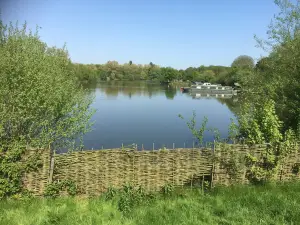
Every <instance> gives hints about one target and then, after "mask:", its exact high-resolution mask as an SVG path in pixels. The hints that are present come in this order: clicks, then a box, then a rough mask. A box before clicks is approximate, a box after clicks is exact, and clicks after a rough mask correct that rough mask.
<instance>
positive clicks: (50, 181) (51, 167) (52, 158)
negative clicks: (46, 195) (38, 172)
mask: <svg viewBox="0 0 300 225" xmlns="http://www.w3.org/2000/svg"><path fill="white" fill-rule="evenodd" d="M53 171H54V155H52V156H51V161H50V174H49V184H51V183H52V181H53Z"/></svg>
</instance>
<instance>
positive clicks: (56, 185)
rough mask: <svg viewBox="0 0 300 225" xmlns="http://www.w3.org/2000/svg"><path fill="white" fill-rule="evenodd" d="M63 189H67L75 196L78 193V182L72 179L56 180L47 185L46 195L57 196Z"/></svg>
mask: <svg viewBox="0 0 300 225" xmlns="http://www.w3.org/2000/svg"><path fill="white" fill-rule="evenodd" d="M63 191H66V192H67V193H68V194H69V195H71V196H75V195H76V194H77V187H76V184H75V183H74V182H73V181H71V180H63V181H55V182H53V183H51V184H48V185H47V187H46V188H45V192H44V196H45V197H49V198H56V197H58V196H60V195H61V194H62V192H63Z"/></svg>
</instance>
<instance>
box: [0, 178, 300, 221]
mask: <svg viewBox="0 0 300 225" xmlns="http://www.w3.org/2000/svg"><path fill="white" fill-rule="evenodd" d="M147 198H149V197H147ZM123 203H124V202H123ZM119 204H120V196H119V197H118V196H115V197H113V198H112V199H110V200H105V198H104V197H101V198H89V199H83V198H59V199H52V200H51V199H31V200H6V201H1V202H0V224H35V225H38V224H64V225H67V224H159V225H161V224H280V225H282V224H300V183H291V184H280V185H277V186H274V185H268V186H260V187H253V186H249V187H245V186H236V187H230V188H216V189H215V190H214V191H212V192H209V193H206V194H204V195H203V194H202V193H201V192H200V191H199V190H192V191H191V190H189V189H183V190H182V189H181V190H177V191H176V193H172V194H171V196H167V197H166V196H163V195H154V196H153V197H152V200H149V199H148V200H147V199H145V201H142V203H140V204H139V205H135V206H133V207H132V211H131V212H128V213H126V214H125V213H124V212H121V211H120V210H119V209H118V208H120V207H119ZM125 204H126V203H125Z"/></svg>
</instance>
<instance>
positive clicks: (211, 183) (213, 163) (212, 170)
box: [210, 140, 216, 188]
mask: <svg viewBox="0 0 300 225" xmlns="http://www.w3.org/2000/svg"><path fill="white" fill-rule="evenodd" d="M215 151H216V141H215V140H214V146H213V154H212V157H213V162H212V168H211V174H210V179H211V180H210V188H213V187H214V173H215Z"/></svg>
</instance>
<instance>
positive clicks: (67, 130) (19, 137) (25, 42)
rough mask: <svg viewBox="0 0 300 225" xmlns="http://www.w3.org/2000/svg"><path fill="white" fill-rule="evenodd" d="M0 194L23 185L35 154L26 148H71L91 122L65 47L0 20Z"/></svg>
mask: <svg viewBox="0 0 300 225" xmlns="http://www.w3.org/2000/svg"><path fill="white" fill-rule="evenodd" d="M0 55H1V60H0V198H2V197H4V196H7V195H11V194H15V193H18V192H20V191H21V190H22V183H21V177H22V174H23V173H24V172H25V171H28V170H30V169H33V168H36V167H37V166H38V164H39V161H38V158H37V157H38V156H37V155H35V156H34V157H33V158H31V159H28V160H27V161H26V163H20V160H21V159H22V157H23V156H24V155H26V149H28V148H42V149H43V148H48V149H49V148H51V149H56V148H57V147H64V148H68V147H70V148H74V145H73V144H74V141H75V139H76V138H78V137H80V136H82V134H83V133H84V132H86V131H87V130H88V129H89V127H90V122H89V119H90V116H91V114H92V111H91V110H90V109H89V105H90V103H91V101H92V98H91V97H90V96H89V95H87V94H86V93H85V91H84V90H83V89H82V88H81V86H80V85H79V83H78V82H77V80H76V78H75V76H74V71H73V68H72V63H71V61H70V59H69V57H68V53H67V51H66V50H65V48H62V49H59V48H52V47H48V46H47V45H46V44H45V43H44V42H42V41H41V40H40V39H39V36H38V34H37V33H36V34H33V33H32V32H28V29H27V28H26V24H24V26H23V28H21V29H20V28H18V27H17V26H13V25H12V24H11V25H9V26H5V25H4V24H2V22H1V21H0Z"/></svg>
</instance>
